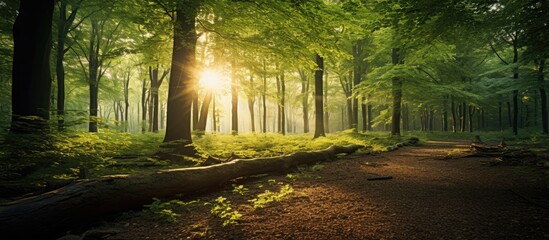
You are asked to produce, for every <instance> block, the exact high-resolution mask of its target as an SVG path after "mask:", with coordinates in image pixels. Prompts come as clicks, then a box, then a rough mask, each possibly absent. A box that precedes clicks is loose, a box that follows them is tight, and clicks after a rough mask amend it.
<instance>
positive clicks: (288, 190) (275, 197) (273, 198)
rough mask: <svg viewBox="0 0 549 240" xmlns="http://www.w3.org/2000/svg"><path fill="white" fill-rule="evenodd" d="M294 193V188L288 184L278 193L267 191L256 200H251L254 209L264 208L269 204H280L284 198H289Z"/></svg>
mask: <svg viewBox="0 0 549 240" xmlns="http://www.w3.org/2000/svg"><path fill="white" fill-rule="evenodd" d="M293 192H294V188H292V186H290V185H289V184H286V185H284V186H282V187H281V188H280V191H278V192H271V191H269V190H265V192H263V193H260V194H258V195H257V197H256V198H254V199H251V200H249V201H250V202H251V203H253V205H254V206H253V207H254V208H256V209H257V208H264V207H266V206H267V205H268V204H269V203H272V202H280V201H282V200H283V199H284V198H286V197H288V196H289V195H290V194H292V193H293Z"/></svg>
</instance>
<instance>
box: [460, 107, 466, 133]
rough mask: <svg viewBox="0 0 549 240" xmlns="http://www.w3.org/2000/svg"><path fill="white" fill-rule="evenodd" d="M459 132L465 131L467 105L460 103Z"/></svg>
mask: <svg viewBox="0 0 549 240" xmlns="http://www.w3.org/2000/svg"><path fill="white" fill-rule="evenodd" d="M461 111H462V112H461V132H465V130H466V128H467V105H466V104H465V103H462V104H461Z"/></svg>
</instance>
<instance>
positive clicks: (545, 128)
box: [538, 59, 549, 134]
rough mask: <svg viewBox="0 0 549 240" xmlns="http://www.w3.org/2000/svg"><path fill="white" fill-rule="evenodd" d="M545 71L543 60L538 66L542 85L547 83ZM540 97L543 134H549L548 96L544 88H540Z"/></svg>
mask: <svg viewBox="0 0 549 240" xmlns="http://www.w3.org/2000/svg"><path fill="white" fill-rule="evenodd" d="M544 69H545V59H541V60H540V61H539V66H538V81H539V82H540V83H543V81H545V75H544ZM539 95H540V101H541V126H542V129H543V134H549V124H548V117H547V95H546V93H545V88H544V87H540V88H539Z"/></svg>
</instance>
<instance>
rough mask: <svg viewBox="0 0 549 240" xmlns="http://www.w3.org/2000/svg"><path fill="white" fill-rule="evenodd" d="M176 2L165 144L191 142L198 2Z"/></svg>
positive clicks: (187, 151) (188, 149)
mask: <svg viewBox="0 0 549 240" xmlns="http://www.w3.org/2000/svg"><path fill="white" fill-rule="evenodd" d="M185 3H186V4H185V5H184V6H183V4H182V3H179V6H178V8H177V10H176V19H175V23H174V37H173V38H174V42H173V53H172V66H171V71H172V73H171V74H170V80H169V90H168V105H167V115H166V135H165V137H164V142H171V141H177V140H179V141H183V142H184V144H190V143H192V138H191V111H192V102H193V86H194V84H193V83H194V81H195V80H196V76H195V73H194V72H195V55H196V40H197V34H196V28H195V26H196V16H197V13H198V8H199V5H200V3H199V2H193V1H185ZM177 149H178V150H179V152H180V153H184V154H194V151H195V150H194V148H192V147H180V148H177Z"/></svg>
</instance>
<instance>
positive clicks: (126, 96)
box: [124, 71, 131, 132]
mask: <svg viewBox="0 0 549 240" xmlns="http://www.w3.org/2000/svg"><path fill="white" fill-rule="evenodd" d="M130 73H131V72H130V71H128V76H126V80H125V81H124V105H125V106H124V131H125V132H127V131H128V127H129V124H130V122H129V121H128V115H129V111H130Z"/></svg>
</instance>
